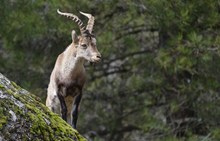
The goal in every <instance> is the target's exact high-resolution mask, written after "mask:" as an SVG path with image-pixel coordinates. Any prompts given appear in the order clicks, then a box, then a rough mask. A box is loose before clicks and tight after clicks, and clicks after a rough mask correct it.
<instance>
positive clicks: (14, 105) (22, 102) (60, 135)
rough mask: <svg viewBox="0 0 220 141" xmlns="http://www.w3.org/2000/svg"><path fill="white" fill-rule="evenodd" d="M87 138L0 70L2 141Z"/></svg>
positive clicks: (68, 140)
mask: <svg viewBox="0 0 220 141" xmlns="http://www.w3.org/2000/svg"><path fill="white" fill-rule="evenodd" d="M9 140H11V141H29V140H30V141H35V140H37V141H40V140H43V141H56V140H59V141H60V140H64V141H65V140H66V141H71V140H73V141H86V139H85V138H84V137H82V136H81V135H80V134H79V133H78V132H77V131H76V130H74V129H73V128H72V127H71V126H70V125H68V124H67V123H66V122H65V121H63V120H62V119H61V118H60V116H59V115H57V114H54V113H52V112H51V111H50V110H49V109H48V108H47V107H46V106H45V105H44V104H42V103H41V102H40V99H39V98H37V97H36V96H34V95H32V94H30V93H29V92H28V91H26V90H24V89H22V88H20V87H19V86H17V85H16V84H15V83H14V82H11V81H9V80H8V79H7V78H6V77H4V76H3V75H2V74H1V73H0V141H9Z"/></svg>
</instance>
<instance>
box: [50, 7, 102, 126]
mask: <svg viewBox="0 0 220 141" xmlns="http://www.w3.org/2000/svg"><path fill="white" fill-rule="evenodd" d="M57 13H58V14H60V15H62V16H65V17H67V18H70V19H71V20H73V21H74V22H76V23H77V24H78V26H79V29H80V32H81V35H80V36H77V35H76V32H75V31H74V30H73V31H72V43H71V44H70V45H69V46H68V47H67V48H66V50H65V51H64V52H63V53H61V54H60V55H59V56H58V58H57V60H56V63H55V67H54V69H53V71H52V73H51V76H50V83H49V85H48V89H47V100H46V105H47V106H48V107H49V109H51V110H52V111H53V112H55V113H57V114H61V116H62V118H63V120H65V121H67V122H68V123H69V124H70V125H72V126H73V128H76V123H77V117H78V112H79V104H80V101H81V98H82V89H83V85H84V83H85V80H86V73H85V68H84V62H85V61H86V60H88V61H89V62H92V63H97V62H99V61H100V59H101V54H100V53H99V51H98V50H97V48H96V38H95V36H94V35H93V34H92V30H93V25H94V17H93V16H92V15H91V14H87V13H83V12H80V13H81V14H82V15H84V16H86V17H88V18H89V20H88V23H87V26H86V28H85V26H83V22H82V21H81V20H80V19H79V18H78V17H77V16H76V15H73V14H71V13H63V12H60V11H59V9H58V10H57Z"/></svg>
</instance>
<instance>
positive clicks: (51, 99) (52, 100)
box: [46, 95, 61, 115]
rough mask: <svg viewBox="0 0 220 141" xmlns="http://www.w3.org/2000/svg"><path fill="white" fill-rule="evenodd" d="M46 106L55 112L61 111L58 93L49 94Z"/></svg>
mask: <svg viewBox="0 0 220 141" xmlns="http://www.w3.org/2000/svg"><path fill="white" fill-rule="evenodd" d="M46 106H47V107H48V108H49V109H50V110H51V111H52V112H54V113H57V114H59V115H60V114H61V113H60V101H59V99H58V97H57V96H56V95H53V96H48V97H47V100H46Z"/></svg>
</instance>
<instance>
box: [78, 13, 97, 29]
mask: <svg viewBox="0 0 220 141" xmlns="http://www.w3.org/2000/svg"><path fill="white" fill-rule="evenodd" d="M80 13H81V14H82V15H84V16H86V17H87V18H89V21H88V23H87V26H86V29H87V30H88V31H89V32H90V33H92V29H93V25H94V22H95V18H94V17H93V16H92V15H91V14H88V13H84V12H81V11H80Z"/></svg>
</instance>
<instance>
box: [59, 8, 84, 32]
mask: <svg viewBox="0 0 220 141" xmlns="http://www.w3.org/2000/svg"><path fill="white" fill-rule="evenodd" d="M57 13H58V14H60V15H62V16H65V17H67V18H70V19H71V20H73V21H74V22H76V23H77V24H78V26H79V29H80V32H81V35H82V34H83V33H84V32H85V27H84V26H83V22H82V21H81V20H80V19H79V18H78V17H77V16H76V15H73V14H72V13H64V12H61V11H60V10H59V9H57Z"/></svg>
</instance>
